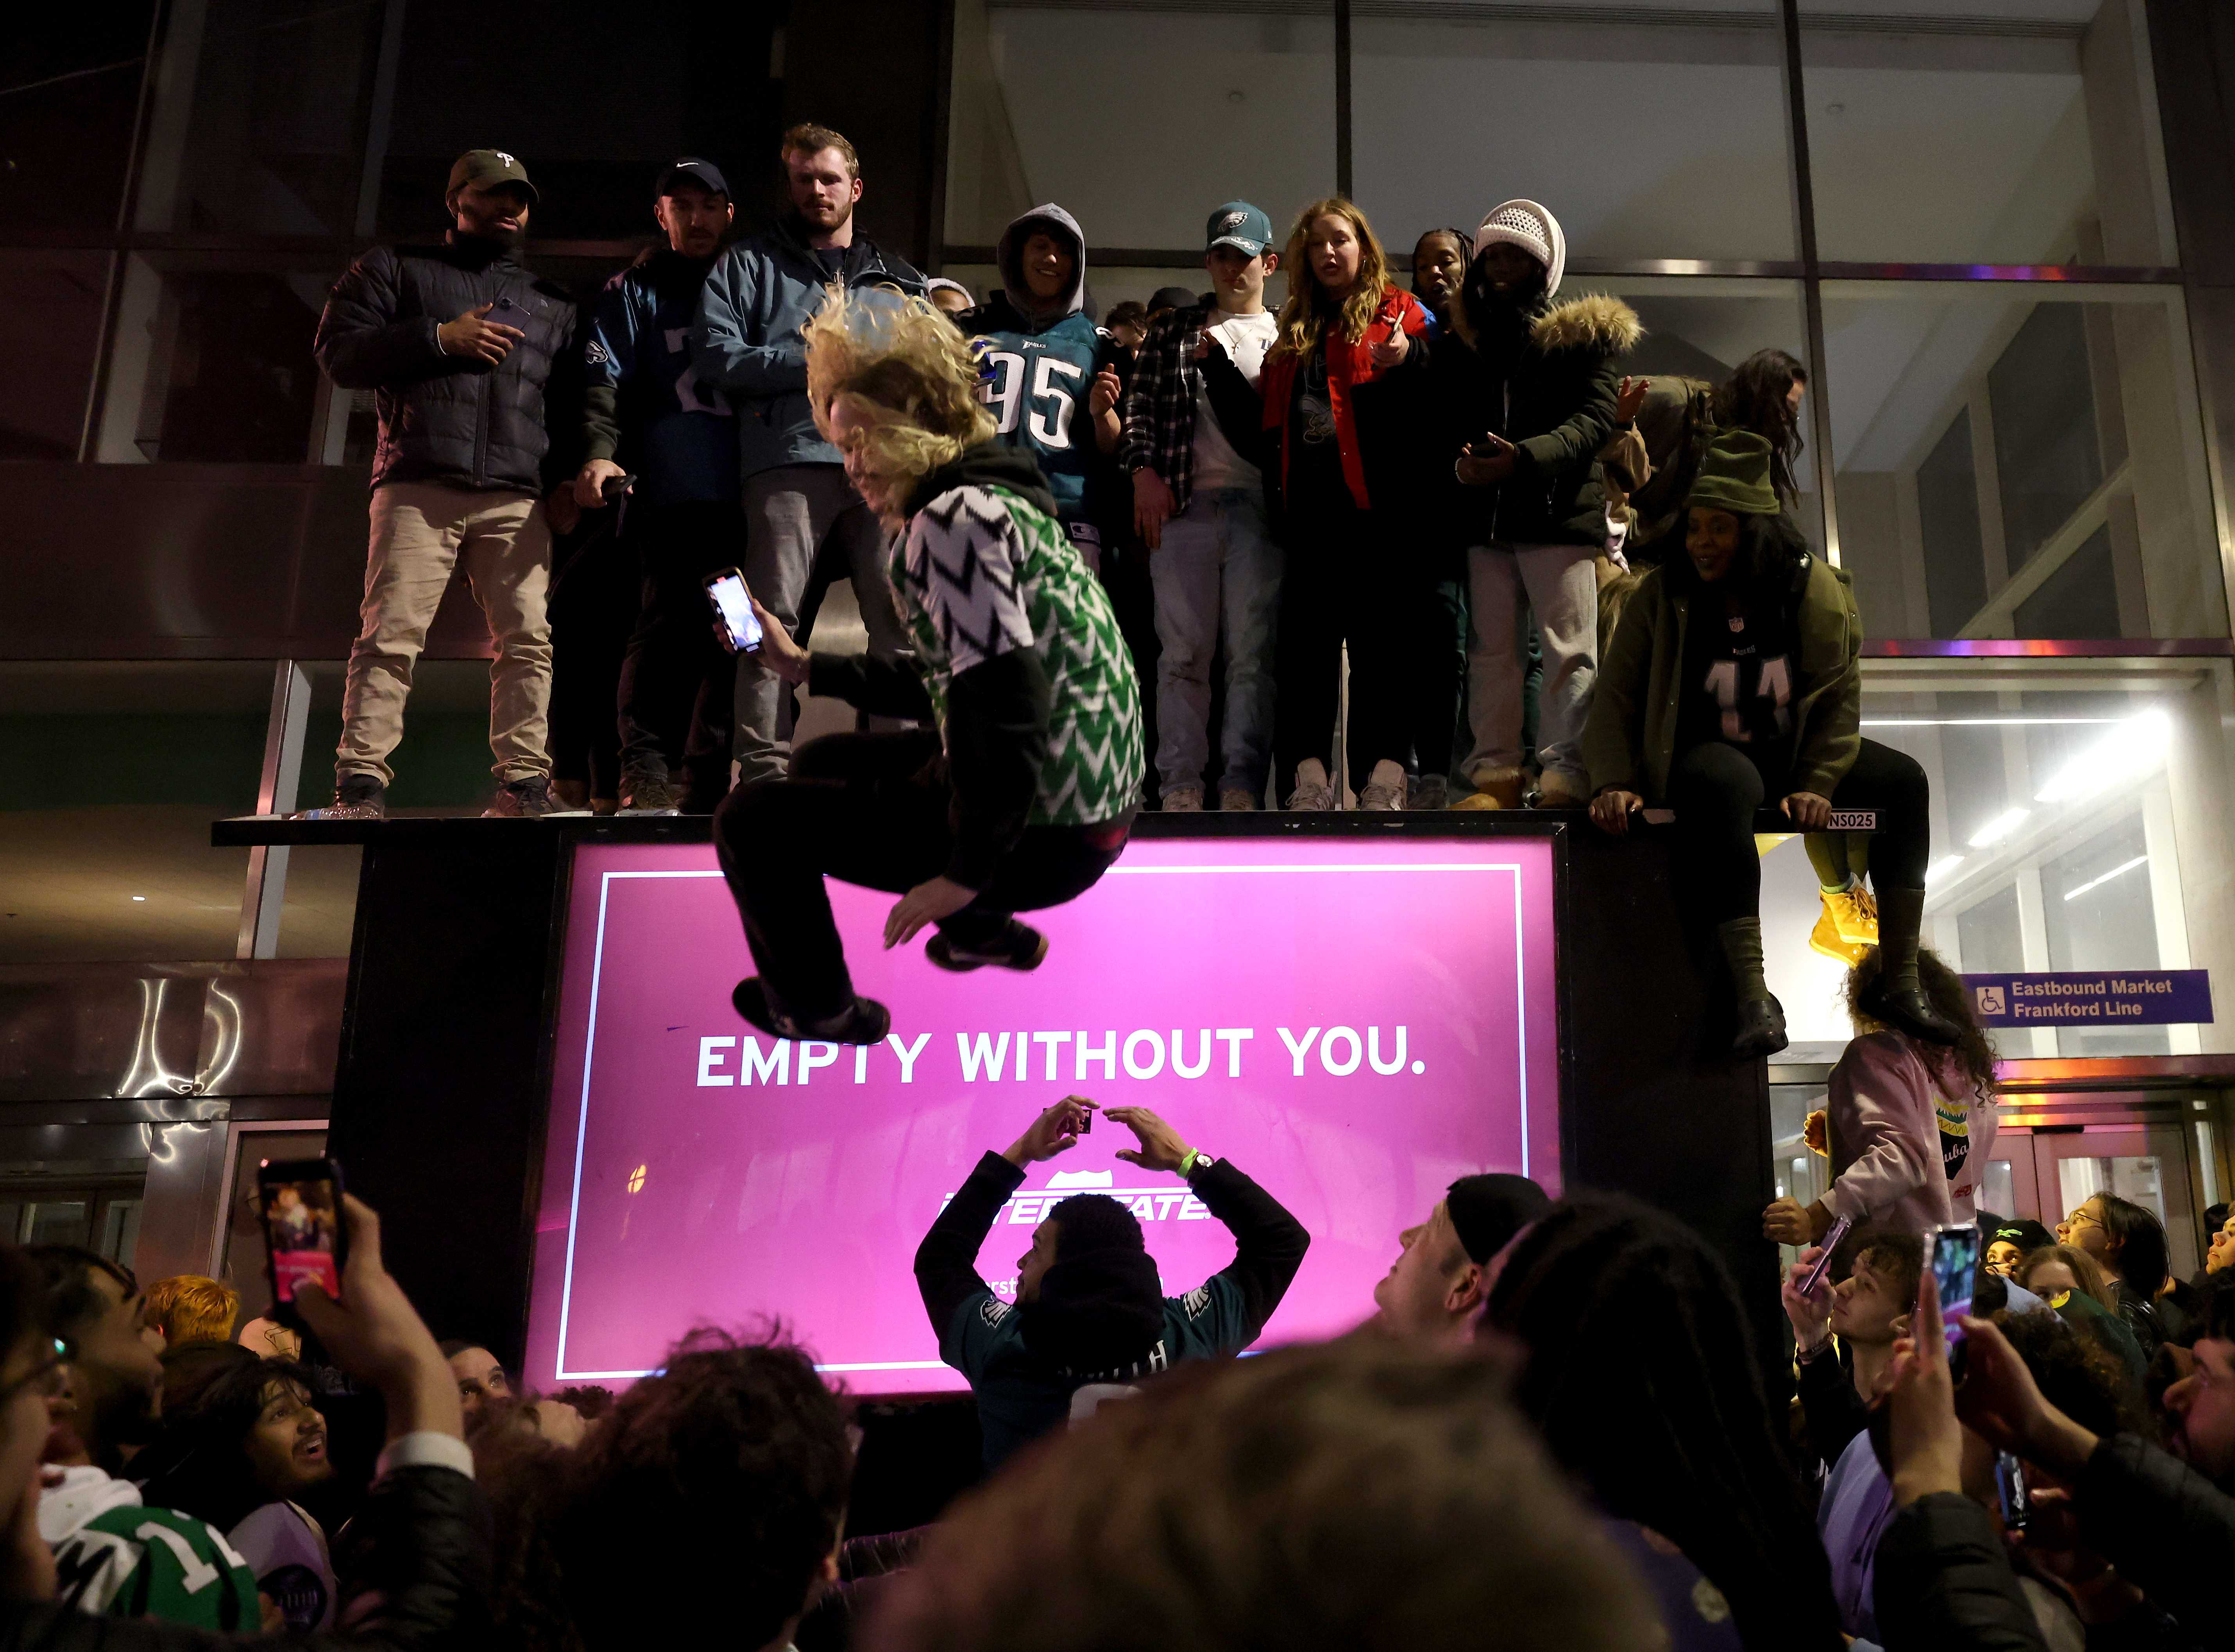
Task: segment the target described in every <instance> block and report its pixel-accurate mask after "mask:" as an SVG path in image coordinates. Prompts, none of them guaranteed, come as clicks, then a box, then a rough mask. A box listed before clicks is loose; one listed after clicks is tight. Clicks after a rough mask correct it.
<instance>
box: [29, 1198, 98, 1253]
mask: <svg viewBox="0 0 2235 1652" xmlns="http://www.w3.org/2000/svg"><path fill="white" fill-rule="evenodd" d="M29 1212H30V1215H29V1219H28V1221H27V1222H26V1223H25V1228H26V1231H25V1233H24V1235H23V1242H24V1243H26V1244H32V1245H82V1244H83V1243H85V1242H86V1239H87V1233H86V1214H85V1201H84V1200H83V1199H41V1200H38V1201H36V1203H33V1204H31V1205H30V1206H29Z"/></svg>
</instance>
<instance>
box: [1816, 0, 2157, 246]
mask: <svg viewBox="0 0 2235 1652" xmlns="http://www.w3.org/2000/svg"><path fill="white" fill-rule="evenodd" d="M1950 10H1956V11H1960V12H1962V13H1963V14H1965V15H1963V16H1948V15H1947V14H1948V13H1949V12H1950ZM1989 11H1991V12H1992V13H1993V16H1992V17H1991V19H1989V18H1987V17H1983V16H1978V15H1974V14H1979V13H1986V12H1989ZM1800 12H1801V31H1800V51H1801V61H1802V63H1803V66H1804V70H1805V86H1806V100H1807V113H1808V152H1809V162H1810V170H1811V174H1812V180H1813V183H1814V185H1815V199H1816V225H1817V239H1818V245H1819V250H1820V251H1821V252H1822V255H1823V256H1824V257H1825V258H1826V259H1835V260H1853V261H1858V262H1865V263H1889V262H1891V263H1924V264H1970V263H1989V264H2065V263H2080V264H2125V265H2170V264H2172V263H2173V262H2174V261H2175V260H2174V252H2173V214H2172V207H2171V203H2170V200H2169V197H2168V196H2167V193H2166V183H2165V175H2164V162H2163V157H2162V154H2161V152H2160V144H2159V139H2158V134H2157V101H2156V96H2155V93H2154V90H2153V82H2152V78H2151V69H2150V57H2149V43H2148V33H2147V26H2146V23H2145V19H2144V16H2143V6H2142V0H2100V3H2098V0H2009V3H2003V4H1997V5H1995V6H1992V7H1989V6H1984V5H1970V6H1963V7H1957V8H1950V7H1948V6H1946V5H1944V4H1942V3H1937V0H1871V3H1870V4H1869V5H1867V6H1865V7H1858V6H1856V5H1855V4H1854V3H1853V0H1800ZM1896 19H1898V22H1897V21H1896Z"/></svg>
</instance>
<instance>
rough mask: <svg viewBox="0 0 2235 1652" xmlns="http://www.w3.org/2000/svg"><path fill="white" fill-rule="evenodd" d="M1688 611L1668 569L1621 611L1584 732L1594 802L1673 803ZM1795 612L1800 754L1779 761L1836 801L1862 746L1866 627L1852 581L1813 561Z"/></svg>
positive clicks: (1802, 784)
mask: <svg viewBox="0 0 2235 1652" xmlns="http://www.w3.org/2000/svg"><path fill="white" fill-rule="evenodd" d="M1788 600H1790V599H1788ZM1691 601H1692V598H1691V596H1690V595H1689V593H1688V592H1683V591H1672V590H1671V589H1670V588H1669V587H1668V580H1667V577H1666V572H1665V570H1664V569H1662V568H1655V569H1654V570H1653V571H1652V572H1650V573H1648V574H1646V575H1645V577H1644V578H1643V579H1642V580H1640V581H1639V582H1638V587H1637V589H1636V590H1635V592H1633V593H1631V595H1630V599H1629V606H1627V607H1625V608H1624V609H1623V610H1622V622H1621V624H1619V625H1617V626H1616V627H1615V633H1614V639H1613V640H1612V641H1610V642H1609V644H1608V645H1607V649H1606V654H1605V657H1604V658H1603V659H1601V660H1600V661H1599V672H1598V680H1597V682H1596V685H1594V687H1593V688H1592V691H1591V711H1590V717H1589V720H1588V721H1586V722H1585V724H1583V761H1584V762H1585V763H1586V764H1589V767H1590V771H1591V790H1592V792H1593V793H1594V794H1596V793H1598V792H1601V791H1603V790H1606V789H1607V788H1608V787H1609V786H1619V787H1620V788H1621V789H1622V790H1624V791H1634V792H1636V793H1637V794H1638V795H1639V796H1642V797H1643V798H1644V799H1645V801H1646V803H1647V805H1648V807H1651V808H1656V809H1657V808H1661V807H1663V806H1665V804H1666V803H1667V802H1668V770H1669V767H1670V765H1671V764H1674V763H1675V761H1676V724H1677V718H1678V717H1679V716H1680V714H1681V711H1682V709H1683V697H1684V684H1683V681H1682V677H1683V671H1684V626H1685V624H1686V621H1687V619H1688V613H1687V610H1688V608H1689V606H1691ZM1795 606H1796V611H1795V612H1794V613H1793V616H1792V630H1793V636H1794V638H1795V639H1797V646H1796V647H1795V650H1794V652H1795V653H1796V654H1797V655H1798V656H1799V658H1798V659H1795V660H1794V661H1793V746H1792V749H1791V751H1789V752H1786V753H1782V754H1779V755H1781V756H1783V757H1784V758H1785V759H1786V761H1785V763H1784V764H1783V767H1784V768H1785V770H1786V773H1787V774H1788V775H1789V776H1790V779H1789V780H1788V781H1787V784H1788V785H1789V786H1790V787H1791V788H1792V790H1794V791H1812V792H1814V793H1816V794H1817V796H1821V797H1829V796H1831V795H1832V790H1833V788H1835V787H1836V786H1838V783H1839V782H1840V781H1841V780H1843V779H1845V777H1846V773H1847V770H1849V769H1850V768H1852V766H1853V765H1854V761H1855V753H1856V751H1858V749H1859V748H1860V746H1861V744H1862V713H1863V671H1862V663H1861V662H1862V647H1863V623H1862V620H1861V618H1860V617H1859V616H1858V614H1857V613H1856V612H1855V597H1854V592H1853V590H1852V582H1851V581H1850V580H1848V578H1847V575H1846V574H1845V572H1844V571H1843V570H1841V569H1838V568H1835V567H1832V565H1831V564H1830V563H1828V562H1826V561H1824V560H1823V559H1822V558H1821V557H1817V556H1811V557H1808V558H1807V559H1806V578H1805V580H1803V582H1802V584H1801V587H1800V593H1799V601H1798V603H1797V604H1796V605H1795ZM1762 756H1763V758H1764V764H1763V766H1764V767H1765V768H1768V769H1770V770H1772V771H1773V772H1774V770H1775V769H1776V767H1777V766H1778V765H1777V764H1773V763H1771V762H1769V761H1768V758H1769V757H1770V754H1769V753H1767V752H1764V753H1763V754H1762Z"/></svg>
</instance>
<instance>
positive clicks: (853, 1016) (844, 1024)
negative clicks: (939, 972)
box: [730, 975, 893, 1044]
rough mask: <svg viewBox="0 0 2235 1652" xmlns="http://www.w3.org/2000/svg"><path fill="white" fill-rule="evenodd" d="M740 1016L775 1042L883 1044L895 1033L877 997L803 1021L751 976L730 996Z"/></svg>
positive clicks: (887, 1012) (890, 1019) (755, 977)
mask: <svg viewBox="0 0 2235 1652" xmlns="http://www.w3.org/2000/svg"><path fill="white" fill-rule="evenodd" d="M730 1004H731V1007H732V1008H734V1009H735V1010H736V1011H737V1013H738V1014H740V1015H742V1016H744V1018H745V1019H746V1020H748V1021H750V1023H751V1024H752V1025H753V1026H757V1027H758V1028H760V1030H761V1031H762V1032H764V1033H767V1034H768V1035H769V1036H770V1038H772V1039H792V1040H794V1041H795V1042H796V1041H798V1040H801V1039H822V1040H823V1041H824V1042H826V1043H829V1044H882V1043H883V1042H884V1041H885V1034H886V1033H889V1032H891V1031H892V1030H893V1015H892V1012H891V1011H890V1010H888V1009H887V1008H886V1007H885V1006H883V1005H882V1004H880V1003H878V1002H877V1000H875V999H874V998H858V997H857V998H856V999H855V1000H854V1002H853V1005H852V1006H851V1007H849V1008H848V1009H845V1010H842V1011H841V1012H840V1013H838V1014H836V1015H835V1016H831V1017H829V1019H824V1020H822V1021H802V1020H800V1019H797V1018H796V1017H795V1016H790V1015H787V1014H785V1013H783V1011H781V1010H779V1009H777V1008H776V1007H775V1006H773V1005H772V1004H770V1002H769V998H768V992H767V989H766V988H764V987H762V985H761V978H760V977H759V976H757V975H749V976H747V977H746V978H745V979H744V980H741V981H739V982H738V983H737V987H735V988H734V989H733V990H732V991H731V993H730Z"/></svg>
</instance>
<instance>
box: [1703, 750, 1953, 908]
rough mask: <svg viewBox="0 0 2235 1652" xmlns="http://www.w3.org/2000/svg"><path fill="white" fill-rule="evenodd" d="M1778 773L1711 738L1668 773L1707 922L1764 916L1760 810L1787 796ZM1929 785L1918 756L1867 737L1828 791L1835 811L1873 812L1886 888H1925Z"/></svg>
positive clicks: (1876, 854)
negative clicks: (1756, 820)
mask: <svg viewBox="0 0 2235 1652" xmlns="http://www.w3.org/2000/svg"><path fill="white" fill-rule="evenodd" d="M1790 791H1791V785H1790V783H1789V782H1787V781H1786V779H1785V778H1784V777H1782V776H1776V775H1765V774H1764V773H1763V772H1762V771H1761V770H1760V769H1759V768H1758V767H1756V766H1755V764H1754V760H1753V757H1751V756H1750V755H1749V754H1747V752H1745V751H1740V749H1739V748H1738V747H1737V746H1734V745H1725V744H1723V743H1722V742H1720V741H1719V740H1711V741H1707V742H1706V743H1704V744H1700V745H1695V746H1694V747H1693V748H1692V749H1691V750H1690V751H1683V752H1680V753H1678V754H1677V757H1676V762H1675V765H1674V766H1673V767H1672V768H1671V769H1670V770H1669V771H1668V806H1669V808H1671V809H1673V810H1675V811H1676V825H1675V832H1676V836H1677V839H1678V841H1679V842H1681V844H1682V845H1683V855H1684V862H1685V866H1686V868H1687V872H1688V875H1690V876H1692V877H1694V878H1697V879H1698V880H1699V885H1698V887H1699V888H1701V891H1702V897H1703V899H1704V901H1706V903H1707V916H1708V917H1709V919H1710V920H1711V921H1714V922H1716V923H1727V922H1728V921H1730V920H1732V919H1733V918H1752V917H1756V916H1759V915H1760V912H1761V856H1760V855H1759V854H1757V853H1756V852H1755V849H1754V846H1753V816H1754V810H1757V809H1760V807H1762V805H1763V804H1764V803H1772V804H1774V803H1778V802H1779V801H1781V800H1782V799H1783V798H1785V797H1786V796H1788V795H1789V794H1790ZM1930 803H1931V790H1930V782H1928V781H1927V780H1926V779H1925V777H1924V770H1923V769H1921V768H1919V767H1918V766H1917V759H1916V758H1914V757H1910V756H1908V755H1906V754H1905V753H1903V752H1899V751H1895V750H1894V749H1893V748H1892V747H1891V746H1884V745H1880V744H1878V742H1877V741H1876V740H1865V741H1864V742H1863V744H1862V750H1861V751H1858V753H1857V754H1856V756H1855V766H1854V767H1853V768H1852V769H1850V770H1847V776H1846V778H1845V779H1844V780H1842V781H1840V782H1839V783H1838V787H1837V788H1836V789H1835V790H1833V791H1832V808H1834V809H1875V810H1878V832H1877V835H1876V836H1873V837H1872V838H1871V880H1872V882H1875V883H1877V884H1878V887H1879V888H1888V889H1921V888H1924V863H1925V862H1926V860H1927V859H1928V858H1929V857H1930V855H1931V852H1932V840H1931V822H1930V816H1929V812H1928V811H1929V808H1930Z"/></svg>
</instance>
